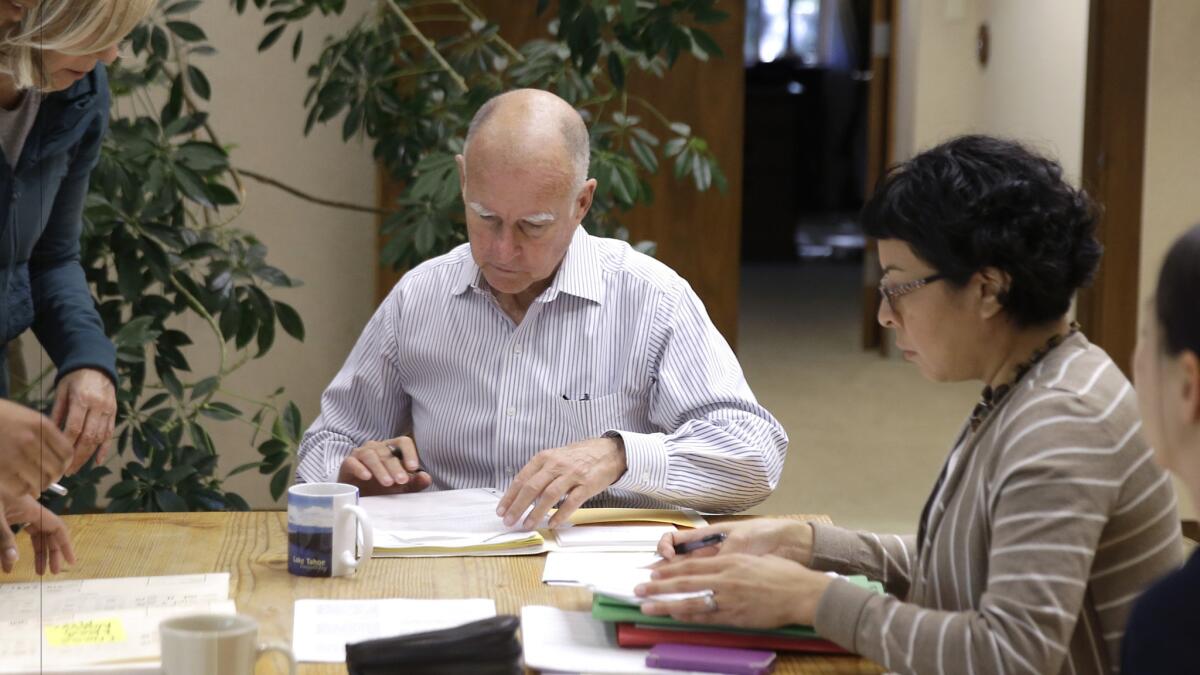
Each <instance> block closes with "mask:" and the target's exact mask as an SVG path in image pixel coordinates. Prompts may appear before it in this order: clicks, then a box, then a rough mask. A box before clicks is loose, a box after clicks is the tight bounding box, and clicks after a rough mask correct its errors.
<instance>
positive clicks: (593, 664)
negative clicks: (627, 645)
mask: <svg viewBox="0 0 1200 675" xmlns="http://www.w3.org/2000/svg"><path fill="white" fill-rule="evenodd" d="M521 642H522V644H523V645H524V649H525V665H526V666H527V667H529V668H533V669H535V670H539V671H542V672H547V671H549V672H579V671H580V670H581V669H586V670H587V672H589V673H652V674H661V675H679V671H678V670H662V669H659V668H650V667H648V666H646V656H647V655H648V654H649V653H650V650H648V649H622V648H621V647H619V646H618V645H617V636H616V631H615V630H614V629H613V627H612V626H611V625H606V624H604V623H602V622H600V621H597V620H596V619H593V618H592V617H591V616H590V615H589V614H588V613H587V612H568V611H564V610H561V609H557V608H555V607H542V606H537V605H530V606H527V607H522V608H521Z"/></svg>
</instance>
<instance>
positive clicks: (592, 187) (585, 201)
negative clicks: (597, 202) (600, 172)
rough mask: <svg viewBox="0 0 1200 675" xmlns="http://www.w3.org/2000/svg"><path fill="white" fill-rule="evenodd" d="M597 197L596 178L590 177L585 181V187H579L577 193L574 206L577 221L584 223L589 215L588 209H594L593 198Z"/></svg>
mask: <svg viewBox="0 0 1200 675" xmlns="http://www.w3.org/2000/svg"><path fill="white" fill-rule="evenodd" d="M595 198H596V179H595V178H589V179H587V180H586V181H584V182H583V187H581V188H579V192H577V193H576V194H575V203H574V204H573V205H572V207H573V208H574V209H575V212H576V214H577V215H576V217H575V218H574V220H575V222H576V223H582V222H583V219H584V218H585V217H587V214H588V211H590V210H591V209H592V200H593V199H595Z"/></svg>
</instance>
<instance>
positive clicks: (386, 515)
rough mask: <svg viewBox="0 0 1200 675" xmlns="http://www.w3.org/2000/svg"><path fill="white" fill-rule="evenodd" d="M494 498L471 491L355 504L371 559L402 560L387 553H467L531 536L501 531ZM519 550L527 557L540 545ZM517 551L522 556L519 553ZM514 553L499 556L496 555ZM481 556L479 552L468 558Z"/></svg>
mask: <svg viewBox="0 0 1200 675" xmlns="http://www.w3.org/2000/svg"><path fill="white" fill-rule="evenodd" d="M500 497H501V493H500V492H499V491H497V490H493V489H490V488H475V489H467V490H438V491H434V492H413V493H409V494H399V495H387V496H382V497H364V498H362V499H361V500H359V503H360V504H361V506H362V507H363V508H364V509H366V510H367V514H368V515H370V517H371V525H372V526H373V527H374V530H375V557H406V556H408V555H410V554H409V553H403V552H402V553H397V552H396V551H388V549H408V548H423V547H431V546H436V547H439V548H469V547H474V546H485V545H488V544H502V543H505V542H512V541H519V540H522V539H527V538H528V537H529V536H530V534H531V532H530V531H529V530H523V529H520V528H516V527H506V526H505V525H504V520H503V519H502V518H500V517H499V516H497V515H496V507H497V506H498V505H499V504H500ZM531 508H532V507H531ZM518 522H520V521H518ZM525 548H527V549H530V550H529V551H528V552H530V553H539V552H541V550H542V549H541V546H540V544H539V545H538V546H537V547H536V548H535V547H525ZM518 551H520V552H526V551H525V549H518ZM514 553H516V552H515V551H501V552H500V554H501V555H513V554H514ZM486 554H487V552H480V551H471V552H470V553H469V555H486ZM418 555H422V554H418ZM434 555H452V554H444V553H443V554H434Z"/></svg>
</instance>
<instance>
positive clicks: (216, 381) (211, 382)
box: [192, 375, 221, 401]
mask: <svg viewBox="0 0 1200 675" xmlns="http://www.w3.org/2000/svg"><path fill="white" fill-rule="evenodd" d="M219 386H221V378H220V377H217V376H216V375H213V376H211V377H206V378H204V379H203V380H200V381H199V382H197V383H196V386H194V387H192V400H193V401H197V400H199V399H202V398H204V397H205V396H208V395H209V394H211V393H213V392H214V391H216V390H217V387H219Z"/></svg>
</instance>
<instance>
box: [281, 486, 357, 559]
mask: <svg viewBox="0 0 1200 675" xmlns="http://www.w3.org/2000/svg"><path fill="white" fill-rule="evenodd" d="M356 520H357V521H358V522H357V525H358V526H359V527H361V528H362V535H363V537H362V538H363V545H362V557H361V558H359V557H355V555H354V549H355V547H356V544H357V543H358V529H359V527H356V526H355V525H356V523H355V521H356ZM374 550H375V538H374V535H373V530H372V529H371V519H370V518H368V517H367V512H366V511H365V510H363V508H362V507H361V506H359V505H358V488H357V487H355V486H353V485H347V484H345V483H300V484H298V485H293V486H292V487H290V488H288V571H289V572H291V573H292V574H296V575H299V576H304V577H340V576H343V575H346V574H350V573H351V572H353V571H354V570H356V569H358V567H359V566H360V565H362V564H363V563H364V562H365V561H366V560H367V559H369V558H370V557H371V553H372V551H374Z"/></svg>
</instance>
